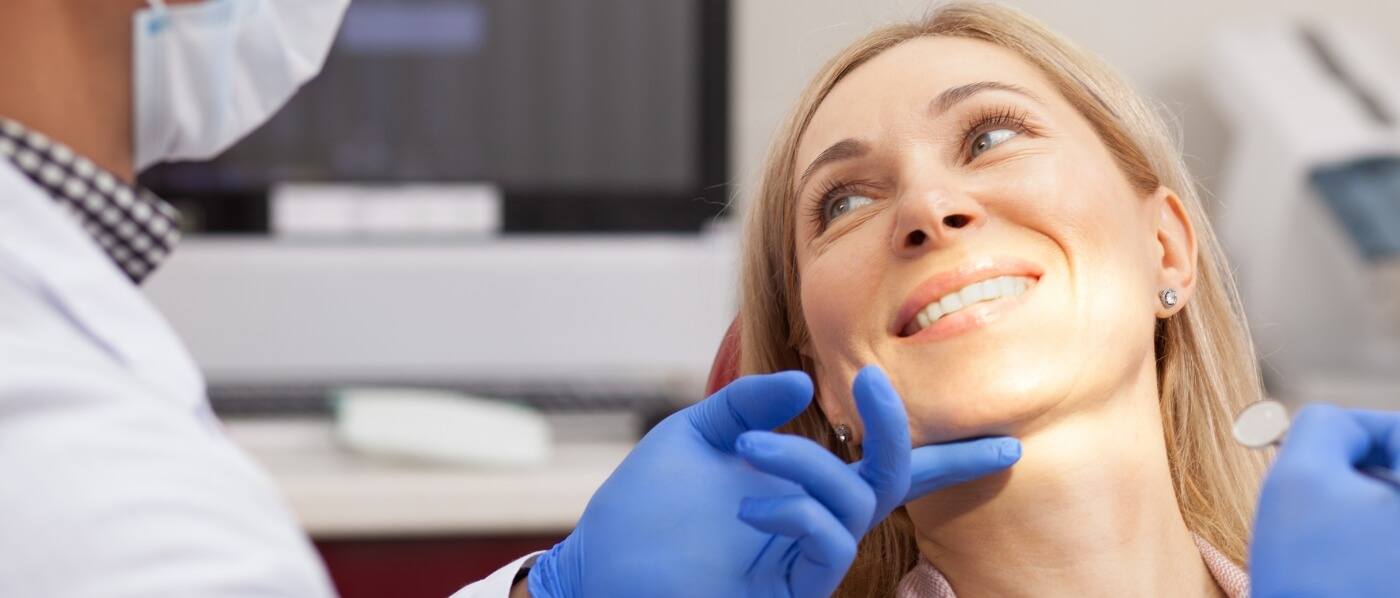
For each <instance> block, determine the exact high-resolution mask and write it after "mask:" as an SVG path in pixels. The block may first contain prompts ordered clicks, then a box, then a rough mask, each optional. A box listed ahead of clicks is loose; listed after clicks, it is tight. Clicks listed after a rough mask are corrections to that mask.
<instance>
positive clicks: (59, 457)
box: [0, 159, 334, 598]
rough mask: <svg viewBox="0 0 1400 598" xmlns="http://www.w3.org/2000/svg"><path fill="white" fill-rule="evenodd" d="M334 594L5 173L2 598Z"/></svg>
mask: <svg viewBox="0 0 1400 598" xmlns="http://www.w3.org/2000/svg"><path fill="white" fill-rule="evenodd" d="M207 324H208V325H209V326H214V327H217V326H219V322H218V320H217V319H210V320H209V322H208V323H207ZM230 332H233V333H236V331H230ZM333 594H334V591H333V590H332V588H331V584H330V580H329V579H328V577H327V576H326V574H325V570H324V568H323V567H322V565H321V564H320V561H319V559H318V558H317V557H316V554H315V551H314V550H313V549H312V547H311V545H310V542H308V540H307V538H306V536H305V535H304V534H303V533H302V532H301V531H300V529H299V528H298V527H297V525H296V523H295V522H294V521H293V518H292V517H291V515H290V513H289V512H288V510H287V509H286V507H285V506H284V504H283V501H282V499H281V497H280V496H279V495H278V493H277V491H276V489H275V488H274V486H273V484H272V483H271V481H270V480H269V479H268V477H267V476H266V475H265V474H264V473H263V472H261V471H260V470H259V469H258V468H257V467H256V466H255V465H254V464H253V463H252V462H251V461H250V460H249V459H248V458H247V457H245V456H244V455H243V454H242V453H240V452H239V451H238V450H237V449H236V448H235V447H234V446H233V445H232V444H231V443H230V442H229V441H228V440H227V439H226V438H225V437H224V435H223V434H222V432H221V430H220V426H219V423H218V420H216V419H215V418H214V416H213V414H212V413H211V411H210V409H209V406H208V402H207V400H206V399H205V394H204V382H203V379H202V378H201V377H200V375H199V372H198V371H197V370H196V368H195V366H194V363H193V362H192V360H191V359H190V357H189V356H188V354H187V353H186V351H185V349H184V348H183V347H182V346H181V344H180V342H179V341H178V340H177V339H176V338H175V336H174V334H173V333H172V331H171V330H170V328H169V326H168V325H167V324H166V322H165V321H164V320H163V319H162V318H161V316H160V315H159V314H158V313H156V311H155V310H154V309H153V308H152V307H151V306H150V305H149V304H148V303H147V302H146V300H145V298H144V297H142V295H141V293H140V292H139V291H138V290H137V288H136V287H135V286H134V285H132V284H131V282H130V281H129V280H127V279H126V278H125V277H124V275H122V274H121V273H120V272H119V271H118V270H117V269H116V267H115V266H114V265H112V264H111V262H110V261H109V260H108V258H107V257H106V255H105V254H103V253H102V251H101V250H100V249H99V248H98V247H97V245H96V243H94V242H93V241H92V240H91V239H90V238H89V237H88V235H87V234H86V233H85V232H84V231H82V230H81V229H80V228H79V226H78V225H77V223H76V222H75V221H74V219H73V218H72V217H70V216H69V215H67V214H64V213H63V212H62V211H61V209H60V208H59V206H58V205H57V203H56V202H54V201H53V199H52V198H50V197H48V196H47V195H46V194H45V192H44V191H43V190H42V189H40V188H39V187H37V186H35V185H34V184H32V182H31V181H30V180H29V179H27V178H25V176H24V175H23V174H22V173H20V172H19V171H17V170H16V169H15V168H14V166H13V164H11V163H10V162H9V161H8V160H4V159H0V596H45V597H49V596H82V597H100V598H101V597H128V596H130V597H138V596H139V597H149V596H172V597H176V596H178V597H187V596H201V597H222V596H240V597H245V596H246V597H252V596H256V597H263V596H269V597H270V596H279V597H280V596H286V597H293V596H295V597H298V598H301V597H317V596H331V595H333Z"/></svg>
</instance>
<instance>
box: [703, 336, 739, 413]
mask: <svg viewBox="0 0 1400 598" xmlns="http://www.w3.org/2000/svg"><path fill="white" fill-rule="evenodd" d="M738 377H739V318H737V317H735V318H734V321H733V322H730V324H729V329H728V330H725V331H724V338H723V339H721V340H720V341H719V350H717V351H715V362H714V363H713V364H711V365H710V379H709V381H708V382H706V383H705V396H710V395H712V394H715V393H716V392H718V391H719V389H721V388H724V387H725V386H728V385H729V383H730V382H733V381H734V379H735V378H738Z"/></svg>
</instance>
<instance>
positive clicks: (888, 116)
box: [741, 4, 1263, 596]
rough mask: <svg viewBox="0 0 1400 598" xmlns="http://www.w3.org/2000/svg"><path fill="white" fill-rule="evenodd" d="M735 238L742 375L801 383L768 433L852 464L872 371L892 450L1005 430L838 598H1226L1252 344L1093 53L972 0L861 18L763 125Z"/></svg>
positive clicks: (888, 531) (882, 529)
mask: <svg viewBox="0 0 1400 598" xmlns="http://www.w3.org/2000/svg"><path fill="white" fill-rule="evenodd" d="M746 243H747V247H746V262H745V273H744V279H743V297H742V306H741V313H742V318H743V321H742V330H743V336H742V359H743V362H742V370H743V371H744V372H745V373H762V372H774V371H779V370H786V369H801V370H805V371H806V372H808V373H809V374H810V375H811V376H812V378H813V380H814V381H815V382H816V387H817V393H816V400H815V401H814V402H813V404H812V407H811V408H809V409H807V410H806V411H805V412H804V413H803V414H802V415H801V416H800V417H799V418H798V419H797V420H796V421H794V422H793V423H792V424H791V425H790V426H789V427H788V431H791V432H795V433H797V434H801V435H804V436H807V437H809V438H811V439H813V440H816V441H818V442H820V443H822V444H824V445H826V446H827V447H829V448H830V449H831V450H833V451H835V452H836V453H837V454H838V455H841V456H843V457H844V458H846V459H847V460H854V459H856V458H858V457H859V454H860V450H859V446H860V443H861V438H862V436H861V434H862V430H861V423H860V419H859V417H858V416H857V415H856V412H855V409H854V406H853V403H852V399H851V396H850V392H849V391H848V390H847V389H849V388H851V383H852V379H853V377H854V375H855V373H856V372H857V370H858V369H859V368H860V367H861V366H862V365H863V364H867V363H877V364H880V365H881V366H882V367H883V368H884V370H885V371H886V372H888V374H889V377H890V378H891V379H892V380H893V382H894V385H895V387H896V388H897V389H898V390H899V392H900V395H901V396H902V397H903V399H904V402H905V406H906V409H907V411H908V414H909V421H910V425H911V431H912V434H913V436H914V445H915V446H918V445H921V444H926V443H931V442H940V441H945V440H950V439H955V438H964V437H973V436H983V435H1008V436H1015V437H1018V438H1020V439H1021V441H1022V443H1023V445H1024V446H1025V451H1024V457H1023V458H1022V460H1021V461H1020V462H1019V463H1017V464H1016V466H1015V467H1013V468H1011V469H1010V470H1008V471H1007V472H1004V473H1001V474H998V475H994V476H990V477H987V478H983V479H980V480H976V481H974V482H971V483H968V484H964V485H961V486H957V487H954V488H950V489H947V490H943V491H941V492H937V493H934V494H930V495H928V496H926V497H924V498H921V499H919V500H916V501H914V502H911V503H909V504H908V505H907V506H906V508H904V509H901V510H899V511H897V512H896V513H895V514H894V515H893V516H891V517H890V518H889V519H887V520H885V522H884V523H882V524H881V525H880V526H878V527H877V528H876V529H875V530H873V531H872V532H871V533H870V534H868V535H867V536H866V537H865V539H864V540H863V541H862V542H861V544H860V548H859V552H858V556H857V558H856V561H855V564H854V565H853V566H852V568H851V569H850V571H849V573H848V574H847V576H846V578H845V580H844V581H843V582H842V585H841V587H840V590H839V591H838V594H840V595H861V596H864V595H890V594H891V593H893V592H894V590H895V588H896V587H897V586H899V585H900V581H901V580H904V584H903V593H906V594H908V595H935V594H937V592H940V591H942V592H945V594H946V592H947V590H948V585H949V584H950V585H951V586H952V587H956V588H957V589H958V595H960V596H976V595H998V596H1003V595H1015V594H1018V593H1025V592H1026V590H1027V589H1030V590H1031V592H1032V593H1037V594H1041V593H1043V592H1044V591H1046V590H1047V589H1049V588H1054V589H1055V591H1056V592H1057V593H1063V594H1072V593H1079V594H1085V595H1106V594H1113V595H1167V594H1170V595H1175V596H1186V595H1197V596H1210V595H1222V591H1226V592H1227V593H1228V594H1230V595H1239V593H1240V592H1241V587H1242V585H1243V584H1244V583H1247V582H1246V581H1245V580H1244V579H1243V573H1242V572H1241V571H1240V570H1239V569H1238V567H1237V565H1238V564H1240V563H1243V562H1244V561H1245V559H1246V553H1247V548H1246V542H1247V538H1248V533H1249V523H1250V517H1251V510H1252V505H1253V500H1254V496H1255V493H1256V491H1257V483H1258V478H1259V476H1260V474H1261V473H1262V470H1263V459H1262V458H1261V456H1259V455H1255V454H1250V453H1249V452H1247V451H1246V450H1244V449H1241V448H1238V447H1236V446H1235V445H1234V444H1233V442H1232V441H1231V440H1230V438H1229V433H1228V427H1229V426H1228V422H1229V421H1230V418H1231V416H1232V414H1233V413H1235V412H1236V411H1237V410H1238V409H1239V408H1241V407H1242V406H1244V405H1246V404H1248V403H1249V402H1252V401H1254V400H1257V399H1259V398H1260V396H1261V387H1260V382H1259V377H1258V374H1257V371H1256V369H1255V368H1256V366H1255V360H1254V353H1253V348H1252V345H1251V343H1250V339H1249V337H1248V334H1247V332H1246V330H1247V329H1246V327H1245V325H1244V317H1243V314H1242V313H1241V311H1240V309H1239V303H1238V300H1237V298H1236V295H1235V292H1234V288H1233V285H1232V283H1231V281H1230V278H1229V270H1228V268H1227V267H1226V266H1225V264H1224V258H1223V256H1222V255H1221V252H1220V249H1219V246H1218V244H1217V242H1216V240H1215V237H1214V235H1213V234H1212V233H1211V230H1210V227H1209V224H1208V223H1207V222H1206V220H1205V219H1204V211H1203V209H1202V206H1201V204H1200V201H1199V199H1198V197H1197V194H1196V191H1195V189H1194V187H1193V185H1192V182H1191V179H1190V177H1189V175H1188V174H1187V172H1186V169H1185V167H1184V165H1183V163H1182V159H1181V155H1180V152H1179V151H1178V150H1177V149H1176V148H1175V147H1174V146H1173V144H1172V143H1171V140H1170V136H1169V134H1168V131H1167V128H1166V126H1165V125H1164V123H1163V122H1162V120H1161V119H1160V118H1159V116H1158V115H1157V114H1156V113H1155V112H1154V111H1153V110H1152V109H1151V107H1150V106H1149V105H1148V104H1147V103H1146V102H1145V101H1144V100H1143V99H1142V98H1141V97H1140V96H1139V95H1137V94H1136V93H1134V92H1133V91H1132V90H1131V89H1130V88H1129V86H1128V85H1127V84H1125V83H1124V82H1123V81H1122V79H1120V78H1119V77H1118V76H1117V75H1115V74H1114V73H1113V72H1112V71H1111V70H1109V68H1108V67H1106V66H1105V65H1103V64H1102V63H1101V62H1099V61H1098V60H1096V59H1094V58H1093V57H1091V56H1089V55H1088V54H1086V53H1084V52H1082V51H1080V50H1079V49H1077V48H1076V47H1075V46H1073V45H1072V44H1071V43H1069V42H1068V41H1066V40H1064V39H1063V38H1061V37H1059V36H1057V35H1055V34H1053V33H1051V32H1049V31H1048V30H1046V29H1045V28H1044V27H1042V26H1041V25H1039V24H1038V23H1036V22H1035V21H1033V20H1031V19H1030V18H1028V17H1026V16H1024V15H1022V14H1020V13H1019V12H1016V11H1013V10H1011V9H1007V8H1002V7H997V6H991V5H981V4H952V5H948V6H945V7H942V8H941V9H939V10H937V11H935V12H933V13H932V14H931V15H930V16H929V17H928V18H926V19H925V20H923V21H921V22H919V23H915V24H909V25H900V26H894V27H889V28H885V29H881V30H879V31H876V32H874V33H871V34H870V35H868V36H866V37H865V38H863V39H861V40H860V41H858V42H856V43H855V44H853V45H852V46H850V47H849V48H847V49H846V50H845V51H843V52H842V53H841V54H840V55H838V56H837V57H836V58H835V59H833V60H832V61H831V62H830V63H828V64H827V65H826V67H825V68H824V69H823V70H822V71H821V72H820V74H818V75H817V77H816V78H815V79H814V80H813V82H812V83H811V84H810V85H809V87H808V88H807V90H806V92H805V93H804V94H803V95H802V97H801V100H800V101H799V103H798V105H797V107H796V109H795V110H794V112H793V113H792V115H791V116H790V118H789V119H788V120H787V121H786V123H785V124H784V125H783V127H782V128H781V130H780V131H779V133H778V135H777V137H776V140H775V142H774V145H773V148H772V150H771V154H770V156H769V158H768V162H767V165H766V168H765V170H764V176H763V179H762V181H761V183H760V187H759V192H758V194H757V196H756V198H755V199H754V201H753V204H752V206H751V212H750V219H749V221H748V223H747V236H746ZM984 281H991V282H984ZM979 282H984V283H983V284H977V285H973V284H972V283H979ZM959 289H962V290H961V291H959ZM940 299H941V301H940ZM847 430H849V432H847ZM840 438H845V439H846V440H845V442H842V441H841V440H840Z"/></svg>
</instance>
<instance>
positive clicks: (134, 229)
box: [0, 117, 180, 284]
mask: <svg viewBox="0 0 1400 598" xmlns="http://www.w3.org/2000/svg"><path fill="white" fill-rule="evenodd" d="M0 157H3V158H5V159H8V160H10V161H11V162H13V163H14V164H15V166H16V167H18V168H19V170H20V172H23V173H24V174H25V175H26V176H28V177H29V178H30V180H33V181H34V183H35V184H37V185H39V186H40V187H43V188H44V190H45V191H47V192H48V194H49V196H50V197H52V198H53V199H54V201H56V202H58V204H59V205H60V206H62V207H63V208H64V211H66V212H68V213H69V214H70V215H72V216H73V218H74V219H75V220H76V221H77V222H78V224H79V225H80V226H82V227H83V229H84V230H86V231H87V232H88V234H89V235H91V236H92V239H93V241H95V242H96V243H97V245H98V246H99V247H101V248H102V250H103V252H105V253H106V254H107V257H109V258H111V260H112V262H113V263H114V264H116V265H117V267H118V268H120V269H121V271H122V272H124V273H126V276H127V277H128V278H130V279H131V281H132V282H134V283H137V284H140V283H141V281H142V280H145V278H146V276H148V275H150V273H151V272H153V271H155V269H156V267H157V266H159V265H160V262H161V260H163V259H165V256H167V255H169V254H170V251H171V250H172V249H174V247H175V243H176V242H177V241H179V240H180V215H179V213H178V212H176V211H175V208H173V207H171V206H170V204H168V203H165V202H164V201H162V200H161V199H160V198H159V197H156V196H155V194H153V193H151V192H150V191H147V190H145V189H141V188H139V187H138V188H132V187H131V186H129V185H126V184H124V183H122V182H121V181H120V180H119V179H117V178H116V177H114V176H112V173H110V172H107V171H106V170H104V169H102V168H100V167H98V166H97V165H95V164H93V163H92V160H89V159H87V158H84V157H83V156H79V155H77V154H75V153H73V150H71V149H68V147H66V146H64V145H63V144H61V143H58V142H55V141H53V140H50V139H49V138H48V137H45V136H44V135H43V134H42V133H39V132H37V131H30V130H28V129H26V128H25V127H24V126H23V125H21V124H19V123H17V122H14V121H12V120H8V119H5V118H3V117H0Z"/></svg>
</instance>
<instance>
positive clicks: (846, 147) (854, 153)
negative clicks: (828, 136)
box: [797, 139, 870, 193]
mask: <svg viewBox="0 0 1400 598" xmlns="http://www.w3.org/2000/svg"><path fill="white" fill-rule="evenodd" d="M869 151H870V146H868V145H866V144H864V143H862V142H860V141H857V140H855V139H842V140H841V141H837V142H836V143H833V144H832V145H831V147H828V148H826V149H824V150H822V153H820V154H817V157H816V159H815V160H812V163H811V164H808V165H807V169H806V170H804V171H802V178H799V179H797V192H798V193H801V192H802V189H803V188H804V187H806V186H807V179H810V178H812V173H815V172H816V171H817V170H818V169H820V168H821V167H822V166H824V165H826V164H828V163H830V162H839V161H841V160H849V159H851V158H859V157H861V156H864V155H865V154H866V153H867V152H869Z"/></svg>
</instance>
